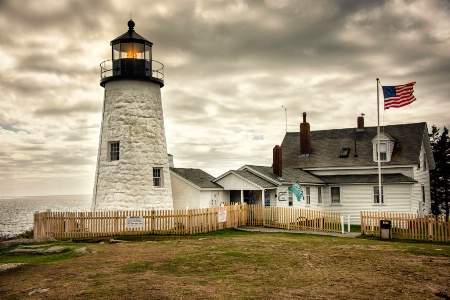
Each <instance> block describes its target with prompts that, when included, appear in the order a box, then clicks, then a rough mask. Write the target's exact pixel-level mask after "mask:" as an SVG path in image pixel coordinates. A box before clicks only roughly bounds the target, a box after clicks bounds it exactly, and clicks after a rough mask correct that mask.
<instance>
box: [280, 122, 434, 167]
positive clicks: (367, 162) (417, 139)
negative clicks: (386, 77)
mask: <svg viewBox="0 0 450 300" xmlns="http://www.w3.org/2000/svg"><path fill="white" fill-rule="evenodd" d="M381 132H384V133H386V134H388V135H389V136H390V137H392V139H393V140H395V145H394V150H393V153H392V158H391V161H390V162H388V163H383V164H384V165H415V164H417V163H418V162H419V157H420V148H421V145H422V141H425V139H424V135H425V134H426V135H427V138H428V131H427V125H426V123H425V122H422V123H412V124H401V125H388V126H384V127H382V128H381ZM376 135H377V127H364V130H356V128H344V129H331V130H318V131H311V152H310V154H309V155H308V156H300V133H299V132H288V133H286V135H285V137H284V139H283V143H282V144H281V148H282V151H283V167H284V168H288V167H289V168H302V169H308V168H332V167H364V166H369V167H371V166H373V167H375V166H377V163H376V162H374V161H373V144H372V139H373V138H374V137H375V136H376ZM355 143H356V151H355ZM344 147H349V148H350V152H349V155H348V157H344V158H340V157H339V155H340V151H341V149H342V148H344ZM355 153H356V154H357V156H355ZM284 168H283V171H284ZM283 175H284V174H283Z"/></svg>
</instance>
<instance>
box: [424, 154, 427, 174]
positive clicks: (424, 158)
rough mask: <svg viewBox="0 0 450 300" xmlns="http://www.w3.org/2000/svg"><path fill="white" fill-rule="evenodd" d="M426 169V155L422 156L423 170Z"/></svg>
mask: <svg viewBox="0 0 450 300" xmlns="http://www.w3.org/2000/svg"><path fill="white" fill-rule="evenodd" d="M426 169H427V158H426V156H423V170H424V171H425V170H426Z"/></svg>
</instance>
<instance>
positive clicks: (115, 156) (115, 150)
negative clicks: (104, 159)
mask: <svg viewBox="0 0 450 300" xmlns="http://www.w3.org/2000/svg"><path fill="white" fill-rule="evenodd" d="M119 150H120V143H119V142H111V143H109V161H114V160H119Z"/></svg>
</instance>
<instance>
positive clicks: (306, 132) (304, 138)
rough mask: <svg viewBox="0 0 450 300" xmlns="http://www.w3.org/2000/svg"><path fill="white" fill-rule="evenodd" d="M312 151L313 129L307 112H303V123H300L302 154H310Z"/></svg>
mask: <svg viewBox="0 0 450 300" xmlns="http://www.w3.org/2000/svg"><path fill="white" fill-rule="evenodd" d="M310 151H311V131H310V127H309V123H308V122H306V112H304V113H303V123H300V155H309V152H310Z"/></svg>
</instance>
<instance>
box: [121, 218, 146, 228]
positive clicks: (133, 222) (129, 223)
mask: <svg viewBox="0 0 450 300" xmlns="http://www.w3.org/2000/svg"><path fill="white" fill-rule="evenodd" d="M125 227H126V228H144V218H143V217H142V216H127V217H126V219H125Z"/></svg>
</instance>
